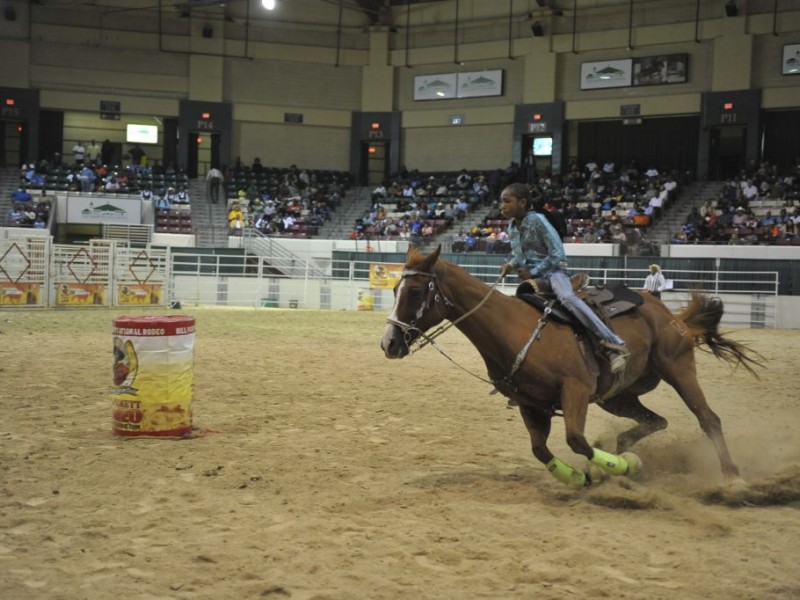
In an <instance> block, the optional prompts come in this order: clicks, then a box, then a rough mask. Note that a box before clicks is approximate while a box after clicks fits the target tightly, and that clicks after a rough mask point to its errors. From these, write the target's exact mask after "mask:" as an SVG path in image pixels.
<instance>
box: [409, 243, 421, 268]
mask: <svg viewBox="0 0 800 600" xmlns="http://www.w3.org/2000/svg"><path fill="white" fill-rule="evenodd" d="M423 260H425V255H424V254H423V253H422V252H420V250H419V248H417V247H416V246H415V247H412V248H411V249H410V250H409V252H408V260H407V261H406V266H407V267H409V268H413V267H416V266H417V265H418V264H419V263H421V262H422V261H423Z"/></svg>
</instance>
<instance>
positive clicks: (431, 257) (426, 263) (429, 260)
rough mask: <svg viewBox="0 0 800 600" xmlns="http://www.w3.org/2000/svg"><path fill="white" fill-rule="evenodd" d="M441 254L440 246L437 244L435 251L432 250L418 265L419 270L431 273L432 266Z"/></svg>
mask: <svg viewBox="0 0 800 600" xmlns="http://www.w3.org/2000/svg"><path fill="white" fill-rule="evenodd" d="M441 253H442V245H441V244H439V245H438V246H436V250H434V251H433V252H431V253H430V254H428V256H426V257H425V260H423V261H422V263H421V264H420V269H422V270H425V271H432V270H433V265H435V264H436V261H437V260H439V255H440V254H441Z"/></svg>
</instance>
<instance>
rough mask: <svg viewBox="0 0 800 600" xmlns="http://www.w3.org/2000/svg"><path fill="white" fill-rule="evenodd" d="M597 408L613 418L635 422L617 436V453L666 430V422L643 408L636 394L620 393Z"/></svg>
mask: <svg viewBox="0 0 800 600" xmlns="http://www.w3.org/2000/svg"><path fill="white" fill-rule="evenodd" d="M598 406H600V408H602V409H603V410H605V411H606V412H608V413H611V414H612V415H614V416H617V417H626V418H628V419H633V420H634V421H636V426H635V427H633V428H632V429H628V430H627V431H623V432H622V433H620V434H619V435H618V436H617V453H621V452H625V451H626V450H628V449H629V448H630V447H631V446H633V445H634V444H635V443H636V442H638V441H639V440H641V439H642V438H645V437H647V436H648V435H650V434H651V433H655V432H656V431H661V430H662V429H666V428H667V420H666V419H665V418H664V417H662V416H661V415H659V414H656V413H654V412H653V411H652V410H650V409H649V408H647V407H646V406H644V405H643V404H642V403H641V401H640V400H639V396H637V395H636V394H632V393H627V392H622V393H621V394H619V395H618V396H614V397H613V398H609V399H608V400H606V401H604V402H603V403H602V404H598Z"/></svg>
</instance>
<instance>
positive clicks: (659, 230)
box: [647, 181, 724, 244]
mask: <svg viewBox="0 0 800 600" xmlns="http://www.w3.org/2000/svg"><path fill="white" fill-rule="evenodd" d="M723 185H724V183H723V182H721V181H696V182H694V183H692V184H690V185H689V186H687V187H686V188H685V189H684V190H683V191H682V192H681V195H680V197H679V198H678V200H677V202H676V203H675V204H674V205H673V206H671V207H670V208H668V209H667V210H666V211H664V215H663V216H662V217H661V219H659V221H658V222H657V223H656V224H655V225H653V226H652V227H651V228H650V229H649V230H648V231H647V237H648V239H649V240H650V241H652V242H655V243H657V244H669V242H670V240H671V239H672V236H673V235H674V234H675V232H676V231H678V230H679V229H680V228H681V226H682V225H684V224H685V223H686V217H688V216H689V213H691V212H692V209H693V208H695V207H697V208H700V207H701V206H702V205H703V204H705V202H706V201H707V200H710V201H711V203H712V205H713V204H714V203H716V201H717V199H718V198H719V194H720V192H721V190H722V186H723Z"/></svg>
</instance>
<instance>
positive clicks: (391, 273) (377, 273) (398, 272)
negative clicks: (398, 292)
mask: <svg viewBox="0 0 800 600" xmlns="http://www.w3.org/2000/svg"><path fill="white" fill-rule="evenodd" d="M402 276H403V265H401V264H397V263H380V264H378V263H372V264H370V266H369V287H370V288H372V289H373V290H393V289H394V286H396V285H397V282H399V281H400V279H401V277H402Z"/></svg>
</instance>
